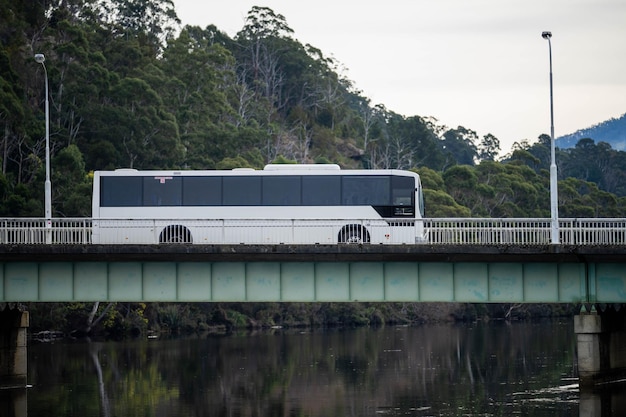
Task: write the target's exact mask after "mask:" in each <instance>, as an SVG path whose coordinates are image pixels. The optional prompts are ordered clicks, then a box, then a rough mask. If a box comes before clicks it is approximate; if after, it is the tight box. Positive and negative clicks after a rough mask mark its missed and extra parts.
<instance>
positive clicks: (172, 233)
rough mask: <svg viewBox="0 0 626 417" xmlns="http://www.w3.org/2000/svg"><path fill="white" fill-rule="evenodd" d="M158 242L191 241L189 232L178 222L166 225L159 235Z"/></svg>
mask: <svg viewBox="0 0 626 417" xmlns="http://www.w3.org/2000/svg"><path fill="white" fill-rule="evenodd" d="M159 243H193V239H192V238H191V232H190V231H189V229H187V228H186V227H185V226H181V225H179V224H177V225H172V226H167V227H166V228H165V229H163V231H161V235H160V236H159Z"/></svg>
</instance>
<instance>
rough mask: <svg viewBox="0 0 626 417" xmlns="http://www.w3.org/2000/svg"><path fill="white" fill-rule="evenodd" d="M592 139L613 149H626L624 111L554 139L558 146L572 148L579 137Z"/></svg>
mask: <svg viewBox="0 0 626 417" xmlns="http://www.w3.org/2000/svg"><path fill="white" fill-rule="evenodd" d="M585 138H589V139H593V141H594V142H595V143H598V142H606V143H608V144H610V145H611V147H612V148H613V149H616V150H618V151H626V113H624V114H623V115H622V116H621V117H620V118H618V119H609V120H607V121H604V122H602V123H598V124H597V125H594V126H591V127H588V128H585V129H581V130H578V131H576V132H574V133H571V134H569V135H564V136H560V137H558V138H557V139H556V146H557V147H559V148H573V147H574V146H576V144H577V143H578V141H579V140H581V139H585Z"/></svg>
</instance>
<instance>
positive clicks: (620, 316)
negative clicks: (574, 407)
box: [574, 306, 626, 387]
mask: <svg viewBox="0 0 626 417" xmlns="http://www.w3.org/2000/svg"><path fill="white" fill-rule="evenodd" d="M574 332H575V333H576V343H577V348H578V377H579V380H580V385H581V386H584V387H591V386H594V385H597V384H601V383H610V382H615V381H618V380H621V379H623V378H626V310H625V309H624V308H622V309H621V310H620V311H617V310H616V309H615V308H613V307H612V306H611V307H609V308H607V309H606V310H604V311H603V312H598V311H596V309H595V307H592V308H591V311H586V309H585V308H584V307H583V310H582V311H581V313H580V314H579V315H577V316H574Z"/></svg>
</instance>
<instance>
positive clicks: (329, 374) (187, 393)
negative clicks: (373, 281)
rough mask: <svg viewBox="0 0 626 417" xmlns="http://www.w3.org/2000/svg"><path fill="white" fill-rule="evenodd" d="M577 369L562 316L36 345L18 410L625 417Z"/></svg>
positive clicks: (70, 414)
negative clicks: (580, 379)
mask: <svg viewBox="0 0 626 417" xmlns="http://www.w3.org/2000/svg"><path fill="white" fill-rule="evenodd" d="M575 364H576V358H575V337H574V334H573V324H572V322H570V321H550V322H542V323H513V324H506V323H500V322H491V323H478V324H472V325H467V324H465V325H425V326H418V327H385V328H379V329H373V328H358V329H342V330H305V331H301V330H281V329H278V330H272V331H263V332H257V333H245V334H235V335H229V336H215V335H205V336H198V337H195V338H184V339H150V340H148V339H146V340H134V341H125V342H92V343H87V342H85V341H81V342H57V343H52V344H50V343H46V344H34V343H31V346H30V347H29V384H31V385H32V386H31V387H30V388H28V389H27V390H26V397H27V401H25V403H26V404H27V410H26V414H24V415H25V416H26V415H27V416H29V417H40V416H42V417H43V416H45V417H49V416H58V417H92V416H93V417H100V416H141V417H145V416H155V417H158V416H171V417H183V416H184V417H192V416H198V417H199V416H257V417H266V416H267V417H270V416H272V417H275V416H281V417H282V416H325V417H327V416H337V417H339V416H341V417H343V416H383V417H385V416H455V417H457V416H504V415H506V416H536V417H543V416H546V417H547V416H584V417H609V416H610V417H613V416H618V415H620V416H621V415H624V413H625V412H626V406H625V405H624V400H623V399H622V398H626V391H622V392H621V393H620V392H608V391H606V390H605V391H603V392H600V393H586V392H583V393H580V392H579V389H578V385H577V379H576V365H575ZM620 407H624V408H621V409H620ZM18 408H19V405H18ZM18 412H19V410H18ZM18 415H19V414H18Z"/></svg>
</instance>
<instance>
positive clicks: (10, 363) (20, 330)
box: [0, 306, 29, 389]
mask: <svg viewBox="0 0 626 417" xmlns="http://www.w3.org/2000/svg"><path fill="white" fill-rule="evenodd" d="M28 324H29V316H28V311H20V310H19V309H17V308H13V309H10V308H9V307H8V306H7V307H5V308H4V310H3V311H0V386H1V387H2V388H5V389H6V388H11V387H21V388H24V387H26V372H27V369H28V367H27V364H28V350H27V344H26V333H27V330H28Z"/></svg>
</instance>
